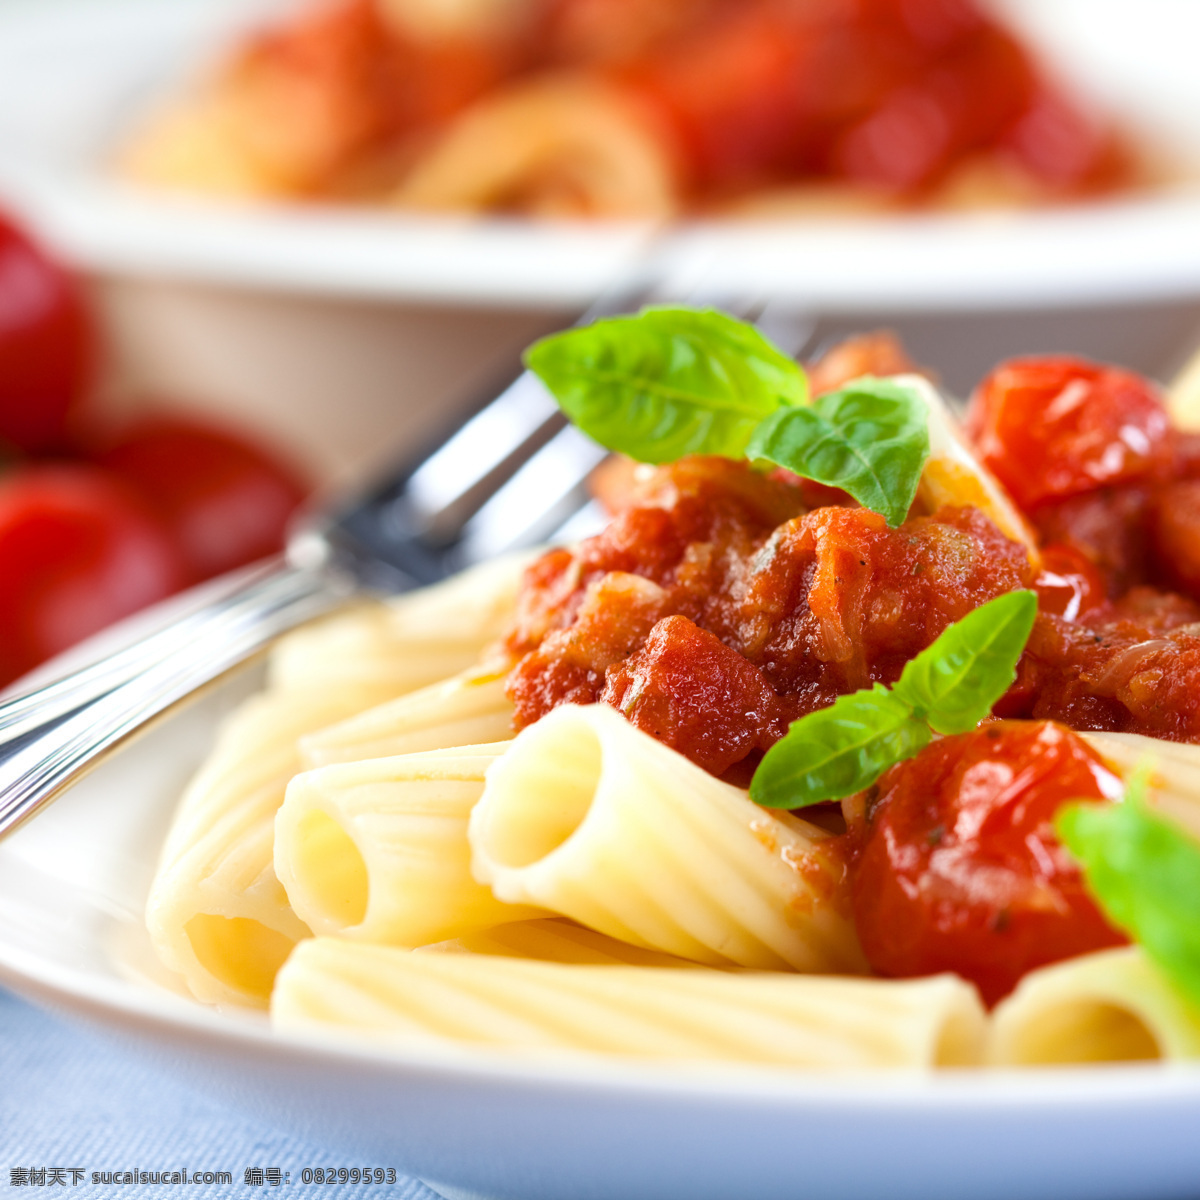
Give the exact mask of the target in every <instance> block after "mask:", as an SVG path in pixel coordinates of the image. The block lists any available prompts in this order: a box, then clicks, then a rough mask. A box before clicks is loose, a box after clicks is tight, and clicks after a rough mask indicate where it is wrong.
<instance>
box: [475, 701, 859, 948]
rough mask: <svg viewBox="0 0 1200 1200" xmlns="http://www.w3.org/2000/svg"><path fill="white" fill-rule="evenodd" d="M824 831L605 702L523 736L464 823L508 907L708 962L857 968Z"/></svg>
mask: <svg viewBox="0 0 1200 1200" xmlns="http://www.w3.org/2000/svg"><path fill="white" fill-rule="evenodd" d="M826 836H827V835H826V834H825V833H824V832H823V831H822V830H820V829H818V828H817V827H816V826H814V825H810V824H809V823H808V822H806V821H801V820H799V819H797V818H794V817H788V816H786V815H775V814H773V813H770V812H767V811H766V810H764V809H761V808H759V807H758V806H757V805H756V804H753V803H752V802H751V801H750V800H749V799H747V797H746V793H745V792H743V791H742V790H741V789H740V788H736V787H732V786H730V785H729V784H726V783H722V782H721V781H720V780H717V779H714V778H713V777H712V776H711V775H709V774H708V773H707V772H706V771H704V770H701V769H700V768H699V767H697V766H695V765H694V764H693V763H691V762H689V761H688V760H687V759H686V758H684V757H683V756H682V755H680V754H677V753H676V752H675V751H674V750H671V749H669V748H668V747H666V746H663V745H662V744H661V743H659V742H657V741H655V740H654V739H653V738H652V737H649V736H648V735H647V734H644V733H642V732H640V731H639V730H637V729H635V728H633V726H631V725H629V724H628V723H627V722H626V721H625V720H624V719H623V718H622V717H621V716H620V715H618V714H617V713H616V712H615V711H614V710H612V709H610V708H608V707H607V706H606V705H603V704H596V705H591V706H588V707H579V706H577V705H564V706H562V707H561V708H557V709H555V710H554V711H553V712H551V713H550V714H549V715H548V716H546V717H543V718H542V720H541V721H539V722H538V723H537V724H536V725H533V726H531V727H530V728H528V729H526V730H524V731H523V732H522V733H521V734H519V735H518V737H517V739H516V740H515V741H514V742H513V744H512V746H511V747H510V748H509V750H508V752H507V753H506V754H505V755H504V756H503V758H501V759H499V760H498V761H497V762H496V764H495V765H494V766H493V767H492V768H491V769H490V770H489V772H488V780H487V786H486V787H485V789H484V793H483V798H482V799H481V800H480V802H479V804H478V805H477V806H476V808H475V810H474V811H473V812H472V814H471V823H470V837H471V846H472V849H473V852H474V857H473V864H474V871H475V875H476V877H477V878H478V879H480V880H481V881H483V882H485V883H490V884H491V886H492V890H493V891H494V892H495V893H496V895H497V896H498V897H499V898H500V899H501V900H505V901H507V902H509V903H511V904H535V905H541V906H542V907H544V908H547V909H551V910H553V911H555V912H559V913H562V914H563V915H564V916H568V917H571V918H572V919H574V920H576V921H579V922H580V923H581V924H584V925H587V926H590V927H591V928H593V929H598V930H600V931H601V932H603V933H607V934H609V935H611V936H612V937H616V938H621V939H623V940H625V941H629V942H632V943H633V944H635V945H640V946H645V947H647V948H649V949H654V950H662V951H665V952H666V953H669V954H677V955H679V956H681V957H683V958H692V959H695V960H697V961H698V962H705V963H710V964H713V965H728V964H731V963H733V964H737V965H740V966H748V967H763V968H787V967H791V968H794V969H796V970H801V971H851V972H853V971H861V970H862V969H863V966H864V964H863V960H862V956H861V952H860V951H859V948H858V942H857V939H856V937H855V934H854V928H853V924H852V923H851V920H850V917H849V915H848V913H847V912H846V910H845V907H844V904H843V901H844V895H843V892H842V888H843V883H844V879H843V876H844V873H845V872H844V865H843V864H842V863H841V862H840V861H838V860H836V859H835V858H833V857H832V856H826V855H824V854H823V853H822V850H821V846H820V843H821V842H822V841H824V840H825V838H826Z"/></svg>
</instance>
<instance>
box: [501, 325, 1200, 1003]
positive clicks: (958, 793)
mask: <svg viewBox="0 0 1200 1200" xmlns="http://www.w3.org/2000/svg"><path fill="white" fill-rule="evenodd" d="M896 355H897V348H896V346H895V344H894V342H891V341H889V340H888V339H887V338H886V337H881V336H879V335H873V336H871V337H869V338H865V339H857V340H856V341H855V342H854V343H853V344H852V345H849V346H846V347H842V348H840V349H839V350H837V351H836V352H835V353H834V354H832V355H830V356H828V357H827V359H826V360H825V361H824V362H823V364H820V365H818V367H817V369H816V370H814V372H813V377H814V380H816V381H817V382H818V385H819V388H820V390H827V389H829V388H832V387H837V386H839V385H840V383H841V382H844V379H843V375H842V371H843V369H844V370H845V371H847V372H852V373H853V372H857V371H860V370H862V369H863V366H864V363H865V364H866V365H867V368H868V369H869V367H870V365H871V362H872V360H873V359H874V358H876V357H879V358H881V359H886V360H889V361H890V360H891V359H893V358H895V357H896ZM968 428H969V429H970V430H971V431H972V433H973V434H974V436H975V438H976V439H977V447H978V450H979V453H980V456H981V457H982V458H983V460H984V461H985V462H986V464H987V465H988V466H989V467H990V468H991V469H992V471H993V472H994V474H995V475H996V476H997V477H998V478H999V479H1000V480H1002V481H1003V482H1004V483H1005V484H1006V485H1007V486H1008V488H1009V489H1010V490H1011V492H1012V493H1013V494H1014V495H1015V496H1016V497H1017V499H1018V500H1019V502H1020V504H1021V506H1022V507H1023V508H1024V511H1025V513H1026V515H1027V516H1028V517H1029V518H1030V521H1031V524H1032V525H1033V527H1034V528H1035V529H1036V530H1037V531H1038V533H1039V534H1040V537H1041V540H1042V545H1041V546H1040V548H1039V564H1038V568H1037V570H1036V572H1035V571H1034V570H1033V568H1032V567H1031V566H1030V562H1029V558H1028V555H1027V551H1026V548H1025V546H1024V545H1021V544H1018V543H1016V542H1013V541H1010V540H1009V539H1008V538H1006V537H1005V536H1003V535H1002V534H1001V533H1000V532H999V530H997V529H996V528H995V526H994V525H992V523H991V522H990V521H989V520H988V519H987V518H986V517H985V516H984V515H982V514H981V513H980V512H979V511H977V510H976V509H974V508H971V507H958V508H943V509H941V510H940V511H938V512H935V513H933V514H930V515H922V516H910V519H909V520H907V521H906V522H904V524H902V525H901V526H900V527H899V528H897V529H890V528H888V526H887V525H886V523H885V522H884V520H883V518H882V517H880V516H878V515H876V514H875V513H872V512H869V511H866V510H864V509H862V508H859V507H857V506H855V504H854V502H853V501H852V500H850V499H849V497H847V496H845V495H844V494H843V493H838V492H835V491H833V490H831V489H828V488H821V487H818V486H816V485H814V484H812V483H811V482H810V481H806V480H802V479H798V478H796V477H795V476H792V475H790V474H788V473H787V472H783V471H774V472H771V473H760V472H757V471H755V470H754V469H752V468H751V467H750V466H749V465H748V464H745V463H734V462H729V461H725V460H720V459H690V460H684V461H682V462H678V463H675V464H672V465H670V466H666V467H661V468H658V469H656V470H653V471H650V470H648V469H646V468H643V469H641V470H640V471H639V472H637V473H635V475H634V476H633V477H632V478H635V479H637V482H635V483H634V484H633V485H632V486H633V488H634V491H633V493H632V495H631V496H629V497H628V498H627V499H628V502H627V504H626V506H625V507H624V508H622V509H621V510H620V511H619V512H618V513H617V515H616V517H615V519H614V520H613V522H612V524H611V525H610V526H609V528H608V529H607V530H606V531H605V532H604V533H602V534H600V535H599V536H597V537H595V538H592V539H590V540H589V541H586V542H584V543H582V544H581V545H580V546H579V547H578V548H576V549H574V550H565V549H564V550H555V551H552V552H551V553H550V554H548V555H547V556H546V557H545V558H543V559H542V560H541V561H540V562H539V563H537V564H536V565H535V566H534V567H533V568H532V569H531V571H530V573H529V576H528V580H527V585H526V588H525V591H524V594H523V596H522V599H521V602H520V608H519V612H520V620H519V622H518V625H517V628H516V630H515V632H514V634H513V636H512V638H511V639H510V644H509V646H510V649H511V651H512V652H513V654H514V656H515V657H516V658H517V659H518V661H517V665H516V667H515V668H514V670H513V672H512V674H511V676H510V680H509V693H510V695H511V697H512V699H513V700H514V702H515V704H516V710H517V723H518V725H525V724H528V723H529V722H532V721H536V720H537V719H538V718H539V717H540V716H542V715H543V714H544V713H545V712H547V711H549V710H550V709H551V708H553V707H554V706H555V705H557V704H561V703H565V702H575V703H585V704H588V703H597V702H599V703H606V704H609V705H611V706H612V707H614V708H616V709H617V710H618V711H619V712H621V713H622V714H624V715H625V717H626V718H627V719H628V720H629V721H630V722H631V723H632V724H634V725H636V726H637V727H638V728H640V729H642V730H643V731H645V732H646V733H649V734H650V735H651V736H653V737H655V738H657V739H659V740H660V741H662V742H664V743H665V744H667V745H669V746H672V747H673V748H674V749H676V750H678V751H679V752H680V753H682V754H684V755H686V756H687V757H688V758H690V759H691V760H692V761H693V762H696V763H698V764H699V765H701V766H702V767H704V768H705V769H706V770H708V771H710V772H712V773H713V774H716V775H721V776H724V777H725V778H727V779H729V780H731V781H733V782H738V783H743V784H744V783H746V782H747V781H748V779H749V777H750V775H751V774H752V772H753V769H754V767H755V766H756V764H757V762H758V761H759V759H760V758H761V755H762V754H763V753H764V752H766V751H767V750H768V749H770V747H771V746H772V745H774V744H775V743H776V742H777V741H778V740H779V739H780V738H781V737H783V736H784V734H785V733H786V731H787V728H788V725H789V723H790V722H791V721H793V720H795V719H796V718H797V717H800V716H803V715H805V714H806V713H809V712H812V711H814V710H815V709H818V708H822V707H825V706H827V705H829V704H830V703H832V702H833V700H834V699H836V697H837V696H838V695H840V694H844V693H847V692H852V691H855V690H858V689H860V688H863V687H867V686H869V685H871V684H873V683H875V682H882V683H885V684H887V683H892V682H894V681H895V680H896V679H897V678H898V676H899V674H900V672H901V670H902V669H903V667H904V664H905V663H906V662H908V661H909V660H910V659H911V658H912V657H913V656H914V655H916V654H917V653H918V652H919V651H921V650H922V649H924V648H925V647H927V646H928V645H930V643H931V642H932V641H933V640H934V639H935V638H936V637H937V636H938V635H939V634H940V633H941V632H942V630H944V629H945V628H946V627H947V626H948V625H949V624H951V623H952V622H954V621H957V620H959V619H960V618H961V617H963V616H965V615H966V614H967V613H968V612H970V611H972V610H973V609H975V608H976V607H978V606H979V605H980V604H982V603H984V602H985V601H987V600H989V599H991V598H992V597H993V596H996V595H999V594H1001V593H1004V592H1008V591H1012V590H1014V589H1016V588H1025V587H1031V588H1033V590H1034V591H1035V592H1036V594H1037V596H1038V605H1039V611H1038V615H1037V618H1036V621H1035V624H1034V628H1033V632H1032V635H1031V637H1030V639H1029V642H1028V644H1027V646H1026V649H1025V653H1024V654H1023V656H1022V658H1021V660H1020V662H1019V664H1018V668H1017V676H1016V681H1015V682H1014V684H1013V686H1012V687H1011V688H1010V689H1009V691H1008V692H1007V694H1006V695H1005V696H1004V697H1003V698H1002V699H1001V701H1000V702H999V703H998V704H997V705H996V706H995V710H994V713H995V716H996V717H999V718H1004V719H1003V720H999V721H996V720H992V721H989V722H986V723H985V724H984V725H982V726H981V727H980V728H979V729H977V730H975V731H974V732H972V733H969V734H964V735H962V736H959V737H953V738H944V739H941V740H938V741H936V742H935V743H934V744H933V745H931V746H930V747H928V748H927V749H926V750H925V751H923V752H922V753H921V754H920V755H919V756H917V757H916V758H914V759H912V760H910V761H908V762H905V763H902V764H900V765H898V766H896V767H893V768H892V769H891V770H890V771H889V772H888V773H887V774H885V776H884V777H883V778H882V779H881V780H880V781H879V783H878V784H877V785H876V786H875V787H873V788H872V789H870V790H869V792H868V793H866V794H865V795H861V796H859V797H856V798H851V799H849V800H848V801H847V802H845V804H844V810H845V812H846V814H847V819H848V826H849V828H848V832H847V833H846V835H845V837H844V838H843V839H842V841H841V842H840V843H839V844H840V846H841V848H842V850H843V852H844V853H845V854H846V855H847V858H848V861H849V862H850V867H851V875H852V878H853V881H854V904H855V916H856V921H857V925H858V929H859V934H860V937H861V939H862V942H863V946H864V949H865V951H866V954H867V957H868V959H869V961H870V963H871V966H872V967H873V968H874V969H875V970H876V971H877V972H878V973H880V974H884V975H894V976H910V975H921V974H927V973H930V972H936V971H941V970H954V971H957V972H959V973H960V974H962V975H963V976H965V977H966V978H968V979H970V980H972V981H974V982H975V983H976V984H977V985H978V986H979V988H980V990H981V992H982V994H983V996H984V998H985V999H986V1000H988V1001H989V1002H995V1001H996V1000H997V999H999V998H1000V997H1002V996H1003V995H1005V994H1006V993H1007V992H1008V991H1010V990H1011V989H1012V987H1013V986H1014V985H1015V984H1016V982H1017V980H1018V979H1019V978H1020V977H1021V975H1022V974H1024V973H1025V972H1026V971H1028V970H1030V969H1032V968H1033V967H1035V966H1039V965H1042V964H1045V963H1049V962H1054V961H1056V960H1058V959H1061V958H1065V957H1069V956H1071V955H1076V954H1081V953H1084V952H1086V951H1089V950H1094V949H1099V948H1101V947H1105V946H1111V945H1116V944H1118V943H1119V942H1120V941H1121V940H1122V938H1121V935H1120V934H1118V933H1116V932H1115V931H1114V930H1113V929H1112V928H1110V927H1109V925H1108V924H1107V923H1106V922H1105V920H1104V919H1103V918H1102V917H1101V915H1100V913H1099V912H1098V911H1097V909H1096V908H1095V906H1094V904H1093V903H1092V901H1091V900H1090V899H1089V898H1088V896H1087V894H1086V892H1085V891H1084V888H1083V882H1082V879H1081V877H1080V873H1079V871H1078V869H1077V868H1076V867H1075V865H1074V864H1073V862H1072V861H1071V860H1070V858H1069V857H1068V856H1067V855H1066V853H1065V852H1064V851H1063V849H1062V847H1061V846H1060V845H1059V844H1058V841H1057V839H1056V837H1055V835H1054V832H1053V828H1052V821H1053V817H1054V813H1055V811H1056V810H1057V808H1058V807H1059V806H1060V805H1061V804H1062V803H1063V802H1064V801H1066V800H1070V799H1079V798H1084V799H1087V798H1091V799H1094V800H1097V801H1106V800H1111V799H1113V798H1114V797H1115V796H1117V795H1118V794H1119V792H1120V789H1121V784H1120V781H1119V780H1117V779H1116V778H1115V776H1113V774H1112V773H1111V772H1110V771H1108V769H1107V768H1106V767H1105V766H1104V765H1103V763H1102V762H1101V761H1100V760H1099V758H1098V757H1097V756H1096V754H1095V753H1094V752H1093V751H1092V750H1091V749H1090V748H1089V747H1088V746H1087V744H1086V743H1085V742H1083V741H1082V740H1081V739H1080V738H1078V737H1077V736H1076V735H1075V734H1074V733H1072V732H1071V730H1115V731H1125V732H1135V733H1143V734H1148V735H1151V736H1154V737H1159V738H1165V739H1172V740H1178V741H1190V742H1200V701H1198V700H1197V696H1198V695H1200V446H1198V444H1197V440H1196V439H1195V438H1192V437H1189V436H1185V435H1182V434H1180V433H1178V432H1177V431H1175V430H1173V429H1172V428H1171V426H1170V422H1169V420H1168V419H1167V415H1166V412H1165V410H1164V409H1163V406H1162V403H1161V400H1160V398H1159V396H1158V393H1157V391H1156V390H1155V389H1154V388H1153V386H1152V385H1150V384H1149V383H1148V382H1146V381H1145V380H1142V379H1140V378H1139V377H1137V376H1135V375H1132V374H1131V373H1129V372H1125V371H1120V370H1117V369H1116V368H1109V367H1102V366H1098V365H1097V364H1092V363H1086V362H1082V361H1080V360H1077V359H1071V358H1053V359H1026V360H1017V361H1015V362H1013V363H1008V364H1005V365H1004V366H1002V367H1001V368H998V369H997V371H996V372H994V373H993V374H992V375H991V376H989V377H988V379H986V380H985V381H984V383H983V384H982V385H981V386H980V388H979V390H978V392H977V393H976V396H975V399H974V402H973V409H972V412H971V414H970V418H969V421H968ZM1176 589H1177V590H1176ZM1017 718H1021V719H1019V720H1018V719H1017Z"/></svg>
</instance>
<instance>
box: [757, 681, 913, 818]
mask: <svg viewBox="0 0 1200 1200" xmlns="http://www.w3.org/2000/svg"><path fill="white" fill-rule="evenodd" d="M930 741H931V736H930V733H929V726H928V725H927V724H926V723H925V722H924V721H920V720H917V719H915V718H914V717H913V715H912V712H911V710H910V709H909V707H908V705H907V704H905V703H904V702H903V701H902V700H899V699H897V698H896V696H894V695H893V694H892V693H891V692H889V691H888V690H887V688H885V687H883V686H882V685H881V684H878V683H877V684H876V685H875V687H874V688H873V689H872V690H871V691H862V692H855V693H853V694H852V695H849V696H840V697H839V698H838V699H837V700H836V701H835V702H834V703H833V704H831V705H830V706H829V707H828V708H822V709H820V710H819V711H817V712H814V713H809V715H808V716H807V717H801V718H800V720H798V721H794V722H793V723H792V727H791V728H790V729H789V730H788V732H787V734H786V735H785V736H784V737H783V738H782V739H781V740H780V741H778V742H776V743H775V745H774V746H772V747H771V749H770V750H768V751H767V753H766V755H765V756H764V757H763V760H762V762H761V763H760V764H759V767H758V770H757V771H755V772H754V778H753V779H752V780H751V781H750V799H751V800H753V801H754V802H755V803H756V804H761V805H763V806H764V807H765V808H804V807H805V806H806V805H809V804H818V803H820V802H821V801H822V800H840V799H841V798H842V797H843V796H852V795H853V794H854V793H855V792H860V791H862V789H863V788H865V787H870V785H871V784H873V783H874V782H875V780H877V779H878V778H879V777H880V775H882V774H883V773H884V771H886V770H887V769H888V767H890V766H892V764H893V763H898V762H900V761H901V760H903V759H906V758H912V756H913V755H914V754H916V753H918V752H919V751H920V750H922V749H923V748H924V747H925V746H927V745H928V744H929V742H930Z"/></svg>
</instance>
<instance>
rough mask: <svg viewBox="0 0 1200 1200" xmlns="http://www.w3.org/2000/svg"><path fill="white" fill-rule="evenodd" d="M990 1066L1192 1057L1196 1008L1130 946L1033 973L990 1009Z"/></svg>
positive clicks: (1197, 1041) (1199, 1016)
mask: <svg viewBox="0 0 1200 1200" xmlns="http://www.w3.org/2000/svg"><path fill="white" fill-rule="evenodd" d="M988 1057H989V1059H990V1060H991V1061H992V1062H993V1063H997V1064H1005V1065H1020V1066H1047V1065H1051V1064H1063V1063H1092V1062H1125V1061H1130V1060H1138V1059H1157V1058H1168V1059H1173V1058H1197V1057H1200V1011H1197V1010H1196V1009H1194V1008H1192V1007H1191V1006H1190V1005H1188V1003H1187V1002H1186V1001H1185V1000H1184V999H1183V997H1182V996H1181V995H1180V994H1179V993H1178V992H1177V991H1176V990H1175V989H1174V988H1173V987H1171V985H1170V984H1169V983H1168V982H1167V981H1166V980H1165V979H1164V978H1163V977H1162V975H1161V974H1160V973H1159V971H1158V969H1157V968H1156V967H1155V966H1154V964H1153V963H1151V962H1150V961H1149V959H1147V958H1146V956H1145V955H1144V954H1143V953H1142V951H1141V950H1140V949H1139V948H1138V947H1136V946H1127V947H1122V948H1121V949H1119V950H1103V951H1100V952H1099V953H1097V954H1085V955H1083V956H1082V957H1080V958H1072V959H1068V960H1067V961H1066V962H1062V963H1056V964H1055V965H1053V966H1049V967H1042V968H1041V969H1040V970H1037V971H1033V972H1031V973H1030V974H1029V975H1026V976H1025V978H1024V979H1023V980H1022V981H1021V983H1020V984H1019V985H1018V987H1017V990H1016V991H1015V992H1013V994H1012V995H1011V996H1009V997H1008V998H1007V999H1006V1000H1003V1001H1002V1002H1001V1003H1000V1004H999V1005H998V1007H997V1008H996V1011H995V1013H994V1014H993V1018H992V1032H991V1044H990V1047H989V1052H988Z"/></svg>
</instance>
